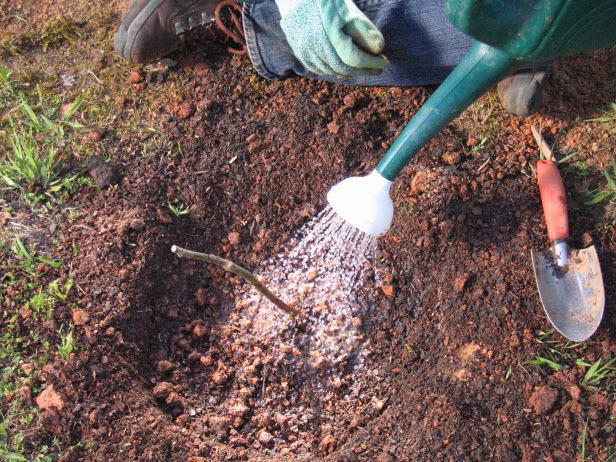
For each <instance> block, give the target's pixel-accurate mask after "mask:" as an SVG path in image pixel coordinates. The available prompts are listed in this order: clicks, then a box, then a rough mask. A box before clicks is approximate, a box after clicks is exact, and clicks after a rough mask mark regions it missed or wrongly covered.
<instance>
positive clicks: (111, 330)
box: [105, 326, 115, 337]
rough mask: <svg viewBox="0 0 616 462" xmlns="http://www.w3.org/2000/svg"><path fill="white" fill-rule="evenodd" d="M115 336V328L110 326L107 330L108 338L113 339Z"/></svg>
mask: <svg viewBox="0 0 616 462" xmlns="http://www.w3.org/2000/svg"><path fill="white" fill-rule="evenodd" d="M114 334H115V328H114V327H113V326H109V327H108V328H107V329H105V336H106V337H113V335H114Z"/></svg>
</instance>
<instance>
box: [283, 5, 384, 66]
mask: <svg viewBox="0 0 616 462" xmlns="http://www.w3.org/2000/svg"><path fill="white" fill-rule="evenodd" d="M276 5H277V6H278V9H279V10H280V16H281V17H282V19H281V20H280V26H281V27H282V30H283V32H284V34H285V36H286V38H287V42H289V45H290V46H291V49H292V50H293V54H294V55H295V57H296V58H297V59H298V60H299V61H300V62H301V63H302V64H303V65H304V67H305V68H306V69H307V70H308V71H310V72H313V73H315V74H320V75H330V76H335V77H349V76H353V75H357V74H380V73H381V72H382V70H383V69H384V68H385V66H387V59H386V58H385V56H383V55H382V54H381V53H382V52H383V48H384V46H385V39H384V38H383V34H381V32H380V31H379V30H378V29H377V28H376V26H375V25H374V24H373V23H372V22H371V21H370V20H369V19H368V18H367V17H366V15H365V14H364V13H363V12H362V11H361V10H360V9H359V8H357V6H356V5H355V4H354V3H353V1H352V0H276Z"/></svg>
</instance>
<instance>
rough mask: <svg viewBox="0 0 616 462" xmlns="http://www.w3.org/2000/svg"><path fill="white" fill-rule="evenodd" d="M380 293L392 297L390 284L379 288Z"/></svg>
mask: <svg viewBox="0 0 616 462" xmlns="http://www.w3.org/2000/svg"><path fill="white" fill-rule="evenodd" d="M381 292H383V293H384V294H385V295H386V296H387V297H393V296H394V286H392V285H391V284H385V285H382V286H381Z"/></svg>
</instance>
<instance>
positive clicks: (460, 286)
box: [453, 273, 469, 294]
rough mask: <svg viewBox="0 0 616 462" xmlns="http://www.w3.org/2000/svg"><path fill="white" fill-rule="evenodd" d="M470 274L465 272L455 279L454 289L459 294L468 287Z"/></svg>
mask: <svg viewBox="0 0 616 462" xmlns="http://www.w3.org/2000/svg"><path fill="white" fill-rule="evenodd" d="M468 278H469V275H468V273H465V274H463V275H462V276H458V277H457V278H455V279H454V281H453V290H454V292H455V293H457V294H461V293H462V292H464V289H465V288H466V283H467V282H468Z"/></svg>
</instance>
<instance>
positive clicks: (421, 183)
mask: <svg viewBox="0 0 616 462" xmlns="http://www.w3.org/2000/svg"><path fill="white" fill-rule="evenodd" d="M431 180H432V175H431V173H430V172H426V171H419V172H417V173H416V174H415V176H414V177H413V179H412V180H411V192H412V193H418V192H426V191H427V190H428V189H429V188H430V182H431Z"/></svg>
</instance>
